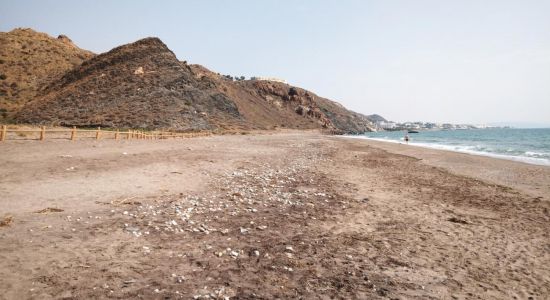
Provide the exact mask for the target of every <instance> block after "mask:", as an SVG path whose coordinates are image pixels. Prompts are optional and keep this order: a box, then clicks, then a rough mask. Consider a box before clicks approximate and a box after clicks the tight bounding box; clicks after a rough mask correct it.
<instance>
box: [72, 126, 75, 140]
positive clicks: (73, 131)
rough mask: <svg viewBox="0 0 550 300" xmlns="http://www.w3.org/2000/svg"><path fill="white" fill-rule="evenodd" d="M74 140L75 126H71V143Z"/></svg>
mask: <svg viewBox="0 0 550 300" xmlns="http://www.w3.org/2000/svg"><path fill="white" fill-rule="evenodd" d="M75 139H76V126H73V130H71V141H74V140H75Z"/></svg>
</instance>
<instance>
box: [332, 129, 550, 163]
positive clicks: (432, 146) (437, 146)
mask: <svg viewBox="0 0 550 300" xmlns="http://www.w3.org/2000/svg"><path fill="white" fill-rule="evenodd" d="M342 137H345V138H355V139H366V140H373V141H379V142H389V143H394V144H403V142H401V141H397V140H391V139H383V138H370V137H366V136H360V135H353V136H351V135H343V136H342ZM408 145H410V146H415V147H422V148H430V149H437V150H446V151H452V152H459V153H466V154H473V155H479V156H488V157H493V158H499V159H506V160H513V161H519V162H524V163H528V164H533V165H541V166H550V160H549V159H545V158H539V157H536V156H537V155H539V154H542V155H544V153H538V152H529V151H527V152H525V155H527V156H516V155H505V154H497V153H491V152H484V151H477V150H472V149H475V148H476V146H459V145H457V146H452V145H442V144H429V143H416V142H409V144H408ZM533 156H535V157H533Z"/></svg>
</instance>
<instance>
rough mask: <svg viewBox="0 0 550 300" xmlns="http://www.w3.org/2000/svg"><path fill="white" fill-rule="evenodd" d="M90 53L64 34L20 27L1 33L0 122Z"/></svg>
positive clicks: (89, 55) (85, 58)
mask: <svg viewBox="0 0 550 300" xmlns="http://www.w3.org/2000/svg"><path fill="white" fill-rule="evenodd" d="M93 56H94V54H93V53H92V52H90V51H86V50H82V49H80V48H78V47H77V46H76V45H75V44H73V42H72V41H71V40H70V39H69V38H68V37H67V36H65V35H60V36H58V37H57V38H54V37H51V36H49V35H47V34H45V33H40V32H36V31H34V30H32V29H23V28H17V29H14V30H12V31H10V32H0V121H1V120H2V119H4V118H9V117H10V116H11V115H12V114H13V112H15V111H17V110H18V109H19V108H20V107H22V106H23V105H24V104H26V103H27V102H28V101H30V100H32V99H34V98H35V96H36V95H37V94H38V93H39V91H40V90H41V89H42V88H44V87H45V86H47V85H48V84H50V83H51V82H53V81H55V80H57V79H59V78H60V77H61V76H62V75H63V74H65V72H67V71H69V70H71V69H73V68H74V67H76V66H78V65H80V64H81V63H82V62H83V61H84V60H87V59H89V58H91V57H93Z"/></svg>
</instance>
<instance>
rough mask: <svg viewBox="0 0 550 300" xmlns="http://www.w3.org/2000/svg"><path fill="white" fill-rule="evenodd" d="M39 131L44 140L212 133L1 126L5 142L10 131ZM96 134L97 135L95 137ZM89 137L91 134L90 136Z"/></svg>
mask: <svg viewBox="0 0 550 300" xmlns="http://www.w3.org/2000/svg"><path fill="white" fill-rule="evenodd" d="M10 132H11V133H16V134H17V133H22V134H26V133H38V134H39V135H38V136H39V137H38V138H37V140H40V141H43V140H45V139H46V136H47V134H48V133H67V139H69V140H71V141H75V140H77V139H78V137H79V133H88V135H89V134H90V133H91V134H92V138H95V139H96V140H100V139H115V140H119V139H127V140H131V139H138V140H158V139H168V138H192V137H199V136H210V135H212V133H211V132H209V131H201V132H170V131H160V132H158V131H155V132H146V131H140V130H127V131H120V130H118V129H116V130H101V127H98V128H97V129H77V128H76V127H73V128H72V129H46V127H45V126H42V127H41V128H40V129H8V126H6V125H3V126H2V127H1V128H0V142H4V141H5V140H7V139H8V133H10ZM94 136H95V137H94ZM88 137H89V136H88Z"/></svg>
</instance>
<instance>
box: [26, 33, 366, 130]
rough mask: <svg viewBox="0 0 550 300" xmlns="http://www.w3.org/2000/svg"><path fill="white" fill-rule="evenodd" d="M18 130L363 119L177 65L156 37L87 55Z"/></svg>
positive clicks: (297, 93)
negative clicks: (37, 126)
mask: <svg viewBox="0 0 550 300" xmlns="http://www.w3.org/2000/svg"><path fill="white" fill-rule="evenodd" d="M15 118H16V120H17V121H18V122H23V123H33V124H55V125H66V126H70V125H76V126H102V127H131V128H143V129H160V128H162V129H173V130H205V129H208V130H234V129H235V130H250V129H273V128H278V127H284V128H296V129H315V128H327V129H331V130H334V131H335V132H342V133H351V132H354V133H357V132H364V131H369V130H370V129H371V128H373V126H372V123H371V122H370V121H369V120H368V118H366V117H365V116H363V115H361V114H358V113H354V112H351V111H349V110H347V109H345V108H344V107H343V106H341V105H340V104H338V103H336V102H333V101H330V100H328V99H324V98H321V97H318V96H317V95H315V94H313V93H311V92H309V91H306V90H303V89H300V88H297V87H292V86H289V85H287V84H284V83H280V82H272V81H259V80H243V81H233V80H230V79H228V78H226V77H224V76H221V75H219V74H217V73H214V72H211V71H209V70H208V69H206V68H204V67H202V66H200V65H188V64H187V63H186V62H181V61H178V59H177V58H176V56H175V55H174V53H172V51H170V49H168V47H167V46H166V45H165V44H164V43H162V41H160V40H159V39H157V38H146V39H143V40H139V41H137V42H135V43H131V44H127V45H123V46H120V47H117V48H115V49H113V50H111V51H109V52H106V53H104V54H100V55H98V56H95V57H93V58H91V59H89V60H87V61H85V62H83V63H82V64H81V65H80V66H77V67H75V68H74V69H72V70H71V71H69V72H67V73H66V74H65V75H63V76H62V77H61V78H60V79H58V80H55V81H52V82H50V84H49V85H48V86H47V87H46V88H44V89H43V90H41V92H40V95H39V96H38V97H36V98H35V100H33V101H31V102H29V103H28V104H27V105H25V106H24V107H23V108H22V109H21V111H20V112H19V113H18V114H17V115H16V117H15Z"/></svg>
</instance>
